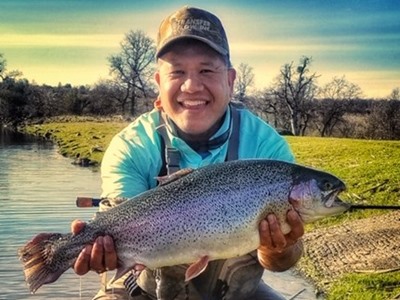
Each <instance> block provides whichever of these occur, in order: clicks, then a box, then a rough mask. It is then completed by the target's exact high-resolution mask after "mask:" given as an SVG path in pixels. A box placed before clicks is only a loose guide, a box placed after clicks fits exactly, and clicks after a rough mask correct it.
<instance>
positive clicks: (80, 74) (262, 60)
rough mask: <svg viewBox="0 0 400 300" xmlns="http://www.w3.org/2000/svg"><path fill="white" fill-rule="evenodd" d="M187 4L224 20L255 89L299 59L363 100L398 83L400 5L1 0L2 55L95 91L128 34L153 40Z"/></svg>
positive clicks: (42, 76) (36, 77) (53, 80)
mask: <svg viewBox="0 0 400 300" xmlns="http://www.w3.org/2000/svg"><path fill="white" fill-rule="evenodd" d="M184 5H190V6H195V7H200V8H203V9H207V10H209V11H211V12H213V13H214V14H216V15H217V16H218V17H219V18H220V19H221V21H222V23H223V24H224V27H225V31H226V33H227V36H228V40H229V43H230V48H231V59H232V63H233V65H234V66H239V65H240V64H241V63H245V64H248V65H249V66H250V67H252V68H253V72H254V75H255V78H254V79H255V88H257V89H264V88H268V87H270V86H271V85H272V84H273V80H274V79H275V78H276V77H277V76H278V75H279V71H280V68H281V67H282V66H283V65H284V64H287V63H291V62H294V63H295V64H296V63H297V62H298V61H299V60H300V58H301V57H302V56H307V57H312V64H311V66H310V71H311V72H312V73H316V74H317V75H319V77H318V80H317V83H318V85H319V86H323V85H324V84H326V83H328V82H330V81H332V79H333V78H334V77H342V76H345V78H346V79H347V80H348V81H350V82H352V83H354V84H357V85H358V86H360V88H361V90H362V91H363V94H364V96H365V97H368V98H369V97H373V98H382V97H387V96H388V95H389V94H390V93H391V92H392V90H393V89H394V88H397V87H400V1H399V0H255V1H251V0H246V1H243V0H242V1H239V0H219V1H217V0H202V1H179V0H169V1H165V0H145V1H144V0H112V1H111V0H0V53H2V54H3V57H4V58H5V59H6V61H7V69H8V71H12V70H19V71H21V72H22V73H23V76H22V77H23V78H27V79H28V80H29V81H30V82H35V83H37V84H49V85H58V84H59V83H61V84H67V83H70V84H72V85H93V84H95V83H96V82H98V81H99V80H101V79H108V78H110V77H109V76H110V75H109V64H108V60H107V58H108V57H109V56H110V55H112V54H117V53H118V52H119V51H120V43H121V41H122V40H123V38H124V36H125V35H126V34H127V33H128V32H129V31H131V30H133V31H135V30H142V31H144V32H145V33H146V34H147V35H148V36H149V37H151V38H153V39H154V40H155V39H156V34H157V30H158V26H159V24H160V22H161V21H162V19H164V18H165V17H166V16H168V15H169V14H171V13H173V12H174V11H175V10H177V9H179V8H180V7H182V6H184Z"/></svg>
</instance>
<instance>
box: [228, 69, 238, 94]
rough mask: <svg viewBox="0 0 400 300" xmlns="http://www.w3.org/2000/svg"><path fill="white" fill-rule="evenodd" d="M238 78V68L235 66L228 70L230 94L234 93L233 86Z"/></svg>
mask: <svg viewBox="0 0 400 300" xmlns="http://www.w3.org/2000/svg"><path fill="white" fill-rule="evenodd" d="M235 80H236V70H235V69H234V68H230V69H229V70H228V85H229V88H230V96H231V97H232V95H233V88H234V84H235Z"/></svg>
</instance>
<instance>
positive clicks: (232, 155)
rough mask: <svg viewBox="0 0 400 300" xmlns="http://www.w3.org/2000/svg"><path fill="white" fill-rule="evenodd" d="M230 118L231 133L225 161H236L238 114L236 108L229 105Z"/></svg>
mask: <svg viewBox="0 0 400 300" xmlns="http://www.w3.org/2000/svg"><path fill="white" fill-rule="evenodd" d="M229 107H230V108H231V117H232V133H231V136H230V138H229V144H228V153H227V154H226V159H225V161H229V160H237V159H238V158H239V132H240V114H239V111H238V110H237V108H236V107H234V106H233V105H229Z"/></svg>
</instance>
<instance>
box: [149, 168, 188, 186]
mask: <svg viewBox="0 0 400 300" xmlns="http://www.w3.org/2000/svg"><path fill="white" fill-rule="evenodd" d="M192 172H193V169H191V168H186V169H182V170H179V171H177V172H175V173H172V174H171V175H165V176H158V177H156V179H157V180H158V182H159V183H160V184H159V186H162V185H166V184H169V183H171V182H173V181H175V180H177V179H179V178H182V177H185V176H186V175H188V174H190V173H192Z"/></svg>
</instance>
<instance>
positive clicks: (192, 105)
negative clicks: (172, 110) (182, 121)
mask: <svg viewBox="0 0 400 300" xmlns="http://www.w3.org/2000/svg"><path fill="white" fill-rule="evenodd" d="M178 102H179V104H180V105H181V106H183V107H184V108H187V109H196V108H201V107H204V106H206V105H207V101H204V100H184V101H178Z"/></svg>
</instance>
